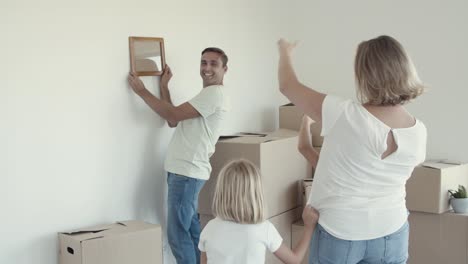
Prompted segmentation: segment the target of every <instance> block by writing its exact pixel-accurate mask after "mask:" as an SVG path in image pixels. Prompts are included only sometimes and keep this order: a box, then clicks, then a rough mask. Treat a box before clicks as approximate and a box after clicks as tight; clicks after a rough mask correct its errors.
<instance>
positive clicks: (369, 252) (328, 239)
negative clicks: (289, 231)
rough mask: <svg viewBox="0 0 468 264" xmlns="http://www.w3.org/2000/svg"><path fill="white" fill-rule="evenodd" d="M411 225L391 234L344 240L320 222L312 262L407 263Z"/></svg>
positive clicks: (313, 245)
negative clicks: (374, 237)
mask: <svg viewBox="0 0 468 264" xmlns="http://www.w3.org/2000/svg"><path fill="white" fill-rule="evenodd" d="M408 239H409V224H408V222H406V223H405V224H404V225H403V226H402V227H401V228H400V229H399V230H398V231H396V232H395V233H392V234H390V235H388V236H384V237H380V238H376V239H371V240H357V241H353V240H342V239H339V238H336V237H334V236H332V235H331V234H330V233H328V232H327V231H325V229H323V227H322V226H321V225H317V228H315V231H314V235H313V236H312V241H311V244H310V255H309V263H311V264H318V263H320V264H358V263H359V264H377V263H379V264H390V263H391V264H404V263H406V261H407V260H408Z"/></svg>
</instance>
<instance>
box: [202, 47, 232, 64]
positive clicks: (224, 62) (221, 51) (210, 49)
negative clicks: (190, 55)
mask: <svg viewBox="0 0 468 264" xmlns="http://www.w3.org/2000/svg"><path fill="white" fill-rule="evenodd" d="M206 52H215V53H218V54H219V55H221V61H222V62H223V67H224V66H226V65H227V62H228V56H227V55H226V53H224V51H223V50H222V49H220V48H215V47H209V48H206V49H204V50H203V51H202V53H201V54H202V55H203V54H205V53H206Z"/></svg>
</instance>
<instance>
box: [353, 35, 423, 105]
mask: <svg viewBox="0 0 468 264" xmlns="http://www.w3.org/2000/svg"><path fill="white" fill-rule="evenodd" d="M354 71H355V76H356V84H357V95H358V99H359V100H360V101H361V102H362V103H368V104H371V105H397V104H404V103H406V102H408V101H410V100H411V99H414V98H416V97H418V96H419V95H421V94H422V93H423V91H424V86H423V84H422V83H421V81H420V80H419V77H418V74H417V72H416V69H415V67H414V65H413V62H412V61H411V59H410V57H409V56H408V54H407V53H406V52H405V50H404V49H403V46H402V45H401V44H400V43H399V42H398V41H397V40H395V39H394V38H392V37H389V36H380V37H377V38H374V39H371V40H368V41H363V42H361V44H359V46H358V49H357V53H356V58H355V61H354Z"/></svg>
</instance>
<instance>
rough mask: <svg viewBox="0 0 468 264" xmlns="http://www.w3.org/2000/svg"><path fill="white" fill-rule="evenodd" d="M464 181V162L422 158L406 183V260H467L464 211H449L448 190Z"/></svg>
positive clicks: (467, 175)
mask: <svg viewBox="0 0 468 264" xmlns="http://www.w3.org/2000/svg"><path fill="white" fill-rule="evenodd" d="M458 185H464V186H467V185H468V164H456V163H453V162H446V161H434V162H425V163H423V164H422V165H421V166H419V167H416V168H415V169H414V171H413V174H412V176H411V178H410V179H409V180H408V182H407V184H406V205H407V207H408V210H410V215H409V223H410V239H409V240H410V241H409V260H408V263H409V264H432V263H434V264H439V263H460V264H461V263H464V264H467V263H468V214H456V213H453V212H451V211H450V209H451V207H450V199H449V193H448V190H451V189H457V188H458Z"/></svg>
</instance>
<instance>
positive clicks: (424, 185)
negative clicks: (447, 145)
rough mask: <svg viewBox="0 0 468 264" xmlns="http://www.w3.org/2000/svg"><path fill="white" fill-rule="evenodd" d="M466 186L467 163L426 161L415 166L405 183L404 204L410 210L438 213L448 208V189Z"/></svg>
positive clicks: (467, 175)
mask: <svg viewBox="0 0 468 264" xmlns="http://www.w3.org/2000/svg"><path fill="white" fill-rule="evenodd" d="M459 184H461V185H464V186H466V187H468V186H467V185H468V164H461V165H460V164H451V163H447V162H446V161H427V162H424V163H423V164H422V165H421V166H419V167H416V168H415V169H414V171H413V174H412V175H411V178H410V179H409V180H408V182H407V183H406V206H407V207H408V209H409V210H410V211H418V212H428V213H436V214H440V213H443V212H447V211H448V210H450V204H449V193H448V190H450V189H457V188H458V185H459Z"/></svg>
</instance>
